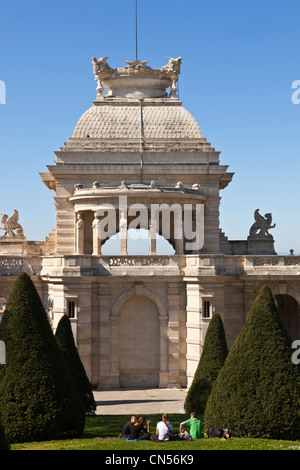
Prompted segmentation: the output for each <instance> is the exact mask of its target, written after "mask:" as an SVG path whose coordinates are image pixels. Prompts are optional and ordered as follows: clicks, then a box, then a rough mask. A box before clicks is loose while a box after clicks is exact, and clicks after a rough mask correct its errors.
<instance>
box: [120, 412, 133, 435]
mask: <svg viewBox="0 0 300 470" xmlns="http://www.w3.org/2000/svg"><path fill="white" fill-rule="evenodd" d="M135 423H136V416H131V418H130V421H129V422H128V423H126V424H125V425H124V427H123V429H122V433H121V434H120V435H119V437H121V438H122V439H126V437H129V436H130V435H131V429H132V426H133V425H134V424H135Z"/></svg>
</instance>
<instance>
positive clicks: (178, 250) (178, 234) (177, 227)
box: [174, 217, 184, 255]
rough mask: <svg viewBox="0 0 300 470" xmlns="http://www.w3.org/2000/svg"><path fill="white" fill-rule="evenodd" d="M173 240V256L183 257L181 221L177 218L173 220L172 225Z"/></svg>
mask: <svg viewBox="0 0 300 470" xmlns="http://www.w3.org/2000/svg"><path fill="white" fill-rule="evenodd" d="M174 239H175V254H176V255H183V254H184V231H183V221H182V217H181V219H179V218H178V220H175V224H174Z"/></svg>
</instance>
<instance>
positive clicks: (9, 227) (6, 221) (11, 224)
mask: <svg viewBox="0 0 300 470" xmlns="http://www.w3.org/2000/svg"><path fill="white" fill-rule="evenodd" d="M18 221H19V213H18V211H17V210H16V209H15V210H14V214H13V215H12V216H11V217H9V218H8V215H7V214H2V215H1V227H0V229H1V230H4V235H2V237H15V236H18V237H23V236H24V231H23V228H22V226H21V225H20V224H19V223H18ZM15 232H16V233H15Z"/></svg>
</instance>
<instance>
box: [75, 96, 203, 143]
mask: <svg viewBox="0 0 300 470" xmlns="http://www.w3.org/2000/svg"><path fill="white" fill-rule="evenodd" d="M178 104H179V103H178V102H177V103H176V105H175V106H174V105H173V106H172V105H171V106H170V105H168V104H166V103H165V104H164V103H160V105H157V104H151V103H147V102H146V103H143V104H142V107H141V106H140V103H136V105H133V104H131V105H126V104H125V103H124V104H122V105H121V104H119V103H118V104H116V105H114V103H111V104H102V103H101V105H99V104H96V105H94V106H92V107H91V108H89V109H88V110H87V111H86V112H85V113H84V114H83V116H82V117H81V118H80V119H79V121H78V123H77V124H76V127H75V129H74V132H73V138H79V139H83V138H86V137H90V138H91V139H109V138H123V139H125V138H126V139H139V138H140V136H141V126H142V132H143V137H144V138H145V139H199V138H200V139H201V138H202V133H201V130H200V128H199V126H198V124H197V122H196V121H195V119H194V118H193V117H192V115H191V114H190V113H189V112H188V111H187V110H186V109H184V108H183V107H182V106H180V105H178Z"/></svg>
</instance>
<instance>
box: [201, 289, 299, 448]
mask: <svg viewBox="0 0 300 470" xmlns="http://www.w3.org/2000/svg"><path fill="white" fill-rule="evenodd" d="M291 344H292V342H291V339H290V337H289V336H288V334H287V332H286V330H285V328H284V327H283V324H282V322H281V320H280V318H279V315H278V311H277V308H276V305H275V302H274V299H273V296H272V293H271V290H270V288H269V287H267V286H264V287H262V288H261V290H260V292H259V294H258V296H257V298H256V299H255V301H254V303H253V306H252V308H251V311H250V313H249V316H248V319H247V321H246V323H245V325H244V326H243V328H242V330H241V332H240V334H239V336H238V338H237V339H236V341H235V343H234V345H233V347H232V349H231V350H230V352H229V354H228V356H227V359H226V361H225V364H224V366H223V368H222V369H221V371H220V373H219V375H218V377H217V379H216V381H215V383H214V386H213V388H212V391H211V394H210V396H209V398H208V402H207V406H206V410H205V417H204V420H205V426H206V428H207V427H215V428H229V431H230V432H231V433H232V434H233V435H234V436H236V437H260V438H262V437H270V438H272V439H299V438H300V369H299V366H297V365H294V364H293V363H292V360H291V356H292V349H291Z"/></svg>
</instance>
